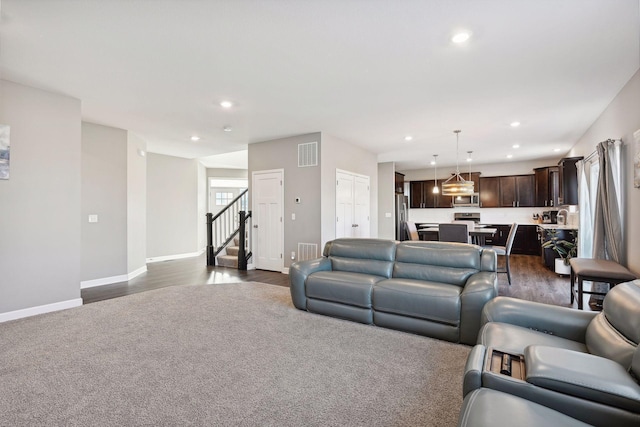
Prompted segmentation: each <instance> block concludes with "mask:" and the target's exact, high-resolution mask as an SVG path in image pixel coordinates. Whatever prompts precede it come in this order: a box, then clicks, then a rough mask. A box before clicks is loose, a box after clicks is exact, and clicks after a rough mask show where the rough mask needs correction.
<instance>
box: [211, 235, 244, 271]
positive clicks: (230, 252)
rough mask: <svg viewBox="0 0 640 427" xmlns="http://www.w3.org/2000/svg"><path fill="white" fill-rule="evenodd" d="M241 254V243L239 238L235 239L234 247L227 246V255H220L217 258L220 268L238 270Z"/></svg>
mask: <svg viewBox="0 0 640 427" xmlns="http://www.w3.org/2000/svg"><path fill="white" fill-rule="evenodd" d="M239 252H240V242H239V241H238V238H237V237H236V238H234V239H233V245H231V244H230V245H229V246H227V254H226V255H218V256H217V257H216V259H217V261H218V265H219V266H220V267H232V268H238V253H239Z"/></svg>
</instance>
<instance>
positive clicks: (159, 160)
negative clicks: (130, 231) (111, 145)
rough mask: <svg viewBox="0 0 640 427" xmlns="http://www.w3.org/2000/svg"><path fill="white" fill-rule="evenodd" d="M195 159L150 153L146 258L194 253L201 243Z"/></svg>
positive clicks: (148, 160) (196, 163) (148, 157)
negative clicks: (199, 241) (199, 238)
mask: <svg viewBox="0 0 640 427" xmlns="http://www.w3.org/2000/svg"><path fill="white" fill-rule="evenodd" d="M199 164H200V163H199V162H198V161H197V160H195V159H184V158H180V157H172V156H165V155H163V154H153V153H148V154H147V258H155V257H164V256H173V255H184V254H193V253H195V252H197V251H198V250H199V249H201V248H199V246H198V221H201V218H198V194H197V193H198V188H199V186H198V165H199Z"/></svg>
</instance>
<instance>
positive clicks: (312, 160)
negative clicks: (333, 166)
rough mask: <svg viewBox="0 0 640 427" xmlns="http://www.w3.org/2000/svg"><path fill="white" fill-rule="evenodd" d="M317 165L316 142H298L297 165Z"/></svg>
mask: <svg viewBox="0 0 640 427" xmlns="http://www.w3.org/2000/svg"><path fill="white" fill-rule="evenodd" d="M308 166H318V143H317V142H307V143H305V144H298V167H299V168H304V167H308Z"/></svg>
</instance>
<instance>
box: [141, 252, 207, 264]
mask: <svg viewBox="0 0 640 427" xmlns="http://www.w3.org/2000/svg"><path fill="white" fill-rule="evenodd" d="M204 251H205V250H204V249H202V250H200V251H198V252H189V253H186V254H175V255H164V256H156V257H153V258H147V262H148V263H149V262H161V261H171V260H174V259H182V258H192V257H196V256H200V255H202V254H203V253H204Z"/></svg>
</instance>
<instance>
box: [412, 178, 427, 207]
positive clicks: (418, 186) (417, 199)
mask: <svg viewBox="0 0 640 427" xmlns="http://www.w3.org/2000/svg"><path fill="white" fill-rule="evenodd" d="M424 183H425V181H411V183H410V184H409V206H410V207H411V208H414V209H415V208H424V207H426V206H425V200H424V190H423V186H424Z"/></svg>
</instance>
